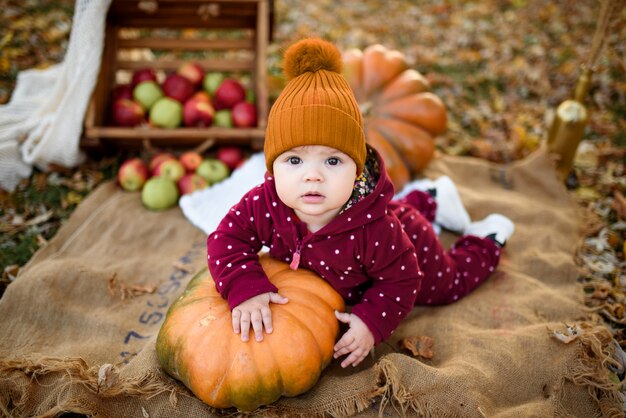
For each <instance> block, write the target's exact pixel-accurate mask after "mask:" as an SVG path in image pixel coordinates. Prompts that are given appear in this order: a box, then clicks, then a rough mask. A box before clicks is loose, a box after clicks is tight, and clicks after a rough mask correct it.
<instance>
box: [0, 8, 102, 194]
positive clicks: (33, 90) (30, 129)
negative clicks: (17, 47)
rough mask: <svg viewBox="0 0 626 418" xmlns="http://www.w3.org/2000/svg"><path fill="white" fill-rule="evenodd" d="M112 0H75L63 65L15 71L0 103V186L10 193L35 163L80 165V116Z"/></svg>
mask: <svg viewBox="0 0 626 418" xmlns="http://www.w3.org/2000/svg"><path fill="white" fill-rule="evenodd" d="M110 3H111V0H76V4H75V6H74V7H75V8H74V16H73V19H72V31H71V33H70V39H69V44H68V47H67V52H66V53H65V58H64V60H63V62H62V63H61V64H57V65H54V66H52V67H50V68H48V69H45V70H26V71H22V72H20V73H19V74H18V77H17V85H16V87H15V90H14V91H13V94H12V96H11V100H10V101H9V103H7V104H6V105H2V106H0V187H2V188H3V189H5V190H8V191H12V190H14V189H15V186H16V185H17V184H18V183H19V181H20V180H21V179H22V178H25V177H28V176H29V175H30V173H31V171H32V167H33V166H37V167H39V168H40V169H42V170H46V169H47V167H48V165H49V164H51V163H54V164H59V165H62V166H65V167H72V166H75V165H77V164H79V163H80V162H81V161H82V159H83V155H82V153H81V152H80V148H79V142H80V136H81V133H82V128H83V118H84V115H85V111H86V109H87V105H88V102H89V98H90V97H91V93H92V91H93V88H94V86H95V84H96V79H97V77H98V72H99V70H100V60H101V56H102V49H103V46H104V32H105V30H104V29H105V18H106V15H107V10H108V9H109V5H110Z"/></svg>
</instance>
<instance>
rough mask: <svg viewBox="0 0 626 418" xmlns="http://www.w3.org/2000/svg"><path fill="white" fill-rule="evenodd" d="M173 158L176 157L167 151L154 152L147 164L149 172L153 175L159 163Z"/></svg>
mask: <svg viewBox="0 0 626 418" xmlns="http://www.w3.org/2000/svg"><path fill="white" fill-rule="evenodd" d="M175 159H176V156H175V155H174V154H170V153H169V152H160V153H158V154H156V155H155V156H154V157H152V158H151V159H150V164H149V168H150V172H151V173H152V175H153V176H154V175H155V174H154V170H156V169H157V167H158V166H159V165H161V163H163V162H164V161H167V160H175Z"/></svg>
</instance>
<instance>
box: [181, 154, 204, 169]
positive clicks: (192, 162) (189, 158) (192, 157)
mask: <svg viewBox="0 0 626 418" xmlns="http://www.w3.org/2000/svg"><path fill="white" fill-rule="evenodd" d="M178 161H180V162H181V164H182V165H183V167H185V170H187V172H188V173H193V172H195V171H196V169H197V168H198V166H199V165H200V163H201V162H202V155H200V153H198V152H196V151H187V152H184V153H183V154H182V155H181V156H180V157H179V158H178Z"/></svg>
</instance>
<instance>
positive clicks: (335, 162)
mask: <svg viewBox="0 0 626 418" xmlns="http://www.w3.org/2000/svg"><path fill="white" fill-rule="evenodd" d="M326 162H328V164H329V165H339V164H340V163H341V160H340V159H339V158H337V157H330V158H329V159H327V160H326Z"/></svg>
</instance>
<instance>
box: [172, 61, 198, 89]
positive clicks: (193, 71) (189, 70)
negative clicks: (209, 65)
mask: <svg viewBox="0 0 626 418" xmlns="http://www.w3.org/2000/svg"><path fill="white" fill-rule="evenodd" d="M177 73H178V74H180V75H182V76H183V77H185V78H186V79H187V80H189V81H190V82H191V84H192V85H193V86H194V88H196V89H197V88H198V87H199V86H200V84H201V83H202V80H204V70H203V69H202V67H201V66H200V64H198V63H197V62H186V63H184V64H183V65H181V66H180V68H179V69H178V71H177Z"/></svg>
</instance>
